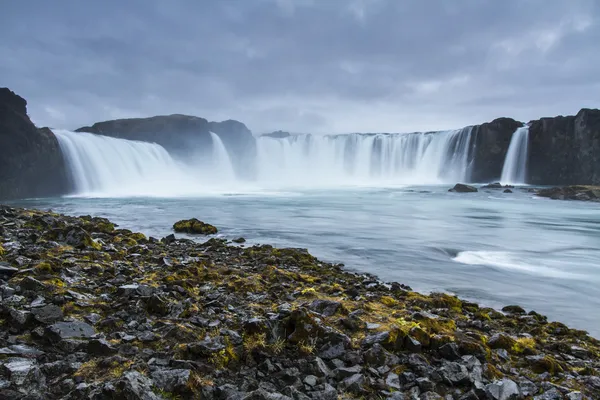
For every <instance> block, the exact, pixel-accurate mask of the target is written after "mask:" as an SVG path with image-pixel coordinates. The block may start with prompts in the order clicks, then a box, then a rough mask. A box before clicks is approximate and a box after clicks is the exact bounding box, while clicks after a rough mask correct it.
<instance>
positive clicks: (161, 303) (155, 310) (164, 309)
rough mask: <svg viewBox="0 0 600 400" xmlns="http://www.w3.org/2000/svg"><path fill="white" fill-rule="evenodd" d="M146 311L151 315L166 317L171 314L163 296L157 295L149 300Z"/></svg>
mask: <svg viewBox="0 0 600 400" xmlns="http://www.w3.org/2000/svg"><path fill="white" fill-rule="evenodd" d="M146 310H148V312H149V313H151V314H156V315H163V316H164V315H167V314H168V313H169V303H168V302H167V301H166V300H165V299H164V298H163V297H162V296H159V295H156V294H155V295H153V296H151V297H150V298H149V299H148V300H147V302H146Z"/></svg>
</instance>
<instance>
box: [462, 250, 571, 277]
mask: <svg viewBox="0 0 600 400" xmlns="http://www.w3.org/2000/svg"><path fill="white" fill-rule="evenodd" d="M453 260H454V261H456V262H459V263H462V264H467V265H484V266H488V267H493V268H498V269H506V270H512V271H518V272H522V273H526V274H530V275H539V276H545V277H549V278H567V279H577V278H578V277H579V275H578V274H574V273H570V272H566V271H561V270H559V269H556V268H552V267H547V266H543V265H539V264H534V263H532V261H534V259H533V257H531V259H530V257H527V256H526V255H523V254H520V253H516V252H508V251H461V252H459V253H458V254H457V255H456V257H454V258H453Z"/></svg>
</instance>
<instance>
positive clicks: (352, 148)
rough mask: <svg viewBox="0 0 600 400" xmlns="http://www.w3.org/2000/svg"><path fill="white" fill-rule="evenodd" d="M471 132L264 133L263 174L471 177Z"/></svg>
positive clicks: (322, 179)
mask: <svg viewBox="0 0 600 400" xmlns="http://www.w3.org/2000/svg"><path fill="white" fill-rule="evenodd" d="M471 131H472V128H471V127H468V128H464V129H460V130H453V131H446V132H433V133H410V134H350V135H335V136H314V135H300V136H291V137H288V138H284V139H275V138H270V137H260V138H258V139H257V147H258V154H257V158H258V160H257V161H258V164H257V178H258V181H259V182H264V183H266V184H273V183H281V184H288V185H289V184H295V185H301V186H315V185H326V186H330V185H377V184H438V183H450V182H458V181H468V180H469V177H470V168H469V167H470V160H471V156H472V155H471V154H470V149H471Z"/></svg>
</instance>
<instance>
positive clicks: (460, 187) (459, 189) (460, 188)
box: [448, 183, 478, 193]
mask: <svg viewBox="0 0 600 400" xmlns="http://www.w3.org/2000/svg"><path fill="white" fill-rule="evenodd" d="M448 191H449V192H456V193H475V192H478V190H477V188H476V187H475V186H469V185H465V184H462V183H457V184H456V185H454V187H453V188H452V189H448Z"/></svg>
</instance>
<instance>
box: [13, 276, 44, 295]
mask: <svg viewBox="0 0 600 400" xmlns="http://www.w3.org/2000/svg"><path fill="white" fill-rule="evenodd" d="M19 286H20V287H21V290H23V291H28V292H41V291H44V290H46V287H47V286H46V285H45V284H43V283H42V282H40V281H38V280H37V279H35V278H32V277H30V276H27V277H25V278H23V280H22V281H21V282H20V283H19Z"/></svg>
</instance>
